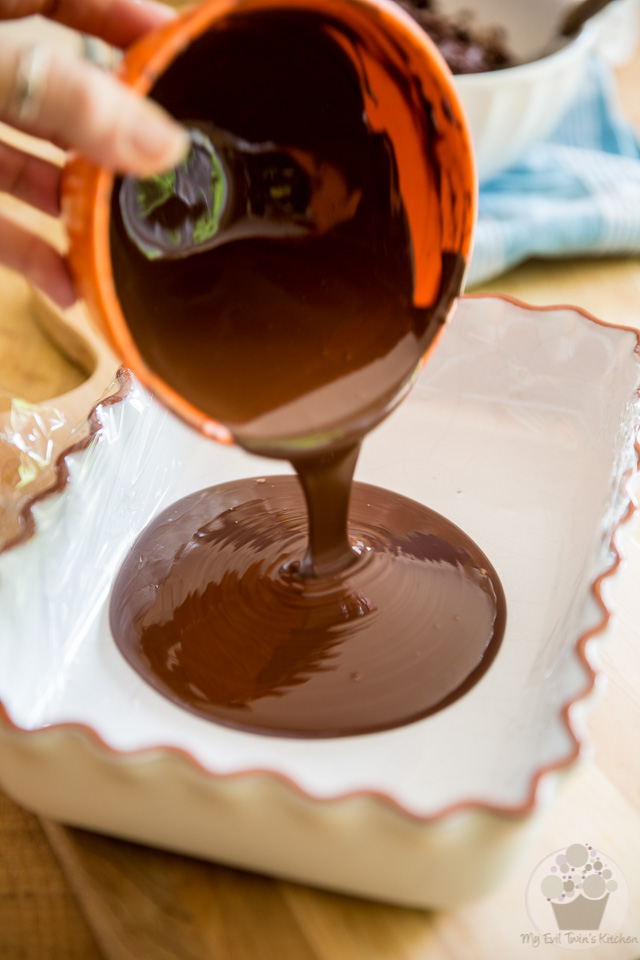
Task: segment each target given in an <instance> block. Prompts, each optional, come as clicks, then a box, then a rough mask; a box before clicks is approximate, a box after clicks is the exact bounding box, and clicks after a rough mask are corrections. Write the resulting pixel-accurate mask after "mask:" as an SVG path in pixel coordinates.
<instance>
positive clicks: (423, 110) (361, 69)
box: [62, 0, 477, 442]
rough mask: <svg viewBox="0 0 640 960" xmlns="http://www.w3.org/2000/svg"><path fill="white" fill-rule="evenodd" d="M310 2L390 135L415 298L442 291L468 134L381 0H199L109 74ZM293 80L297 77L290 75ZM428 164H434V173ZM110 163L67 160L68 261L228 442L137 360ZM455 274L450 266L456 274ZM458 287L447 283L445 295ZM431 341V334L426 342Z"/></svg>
mask: <svg viewBox="0 0 640 960" xmlns="http://www.w3.org/2000/svg"><path fill="white" fill-rule="evenodd" d="M278 10H287V11H291V10H294V11H296V10H300V11H305V12H313V13H316V14H319V15H320V16H322V17H323V18H324V19H325V20H326V21H328V22H331V23H332V24H336V25H338V28H344V29H336V30H335V33H332V39H334V40H335V42H336V43H337V44H339V45H340V47H341V48H342V51H343V52H346V54H347V55H348V57H349V59H350V60H351V62H352V64H353V66H354V68H355V69H356V71H357V73H358V75H359V79H360V83H361V92H362V96H363V100H364V105H365V114H366V120H367V123H368V125H369V127H370V129H371V130H373V131H375V132H384V133H386V135H387V136H388V138H389V140H390V142H391V144H392V148H393V151H394V155H395V163H396V167H397V174H398V182H399V188H400V192H401V195H402V198H403V202H404V205H405V209H406V215H407V221H408V226H409V232H410V236H411V243H412V247H413V258H414V291H413V294H414V304H415V305H416V306H431V305H433V304H435V303H436V302H437V301H438V299H439V298H440V297H441V296H442V287H443V278H444V277H443V275H444V267H443V258H444V256H445V255H450V254H453V255H457V256H461V257H462V258H463V259H464V260H468V257H469V253H470V248H471V241H472V234H473V227H474V223H475V212H476V195H477V190H476V177H475V168H474V162H473V153H472V147H471V138H470V134H469V132H468V128H467V124H466V120H465V117H464V114H463V111H462V108H461V106H460V102H459V99H458V95H457V93H456V90H455V87H454V85H453V82H452V79H451V76H450V74H449V71H448V68H447V66H446V64H445V63H444V60H443V59H442V58H441V56H440V54H439V53H438V51H437V50H436V48H435V46H434V45H433V44H432V43H431V41H430V40H429V38H428V37H427V36H426V34H424V32H423V31H422V30H421V29H420V28H419V27H418V26H417V25H416V24H415V23H414V22H413V20H412V19H411V18H410V17H409V16H408V15H407V14H405V13H404V12H403V11H402V10H401V9H400V8H399V7H397V6H396V5H395V4H393V3H390V2H388V0H206V2H204V3H202V4H200V5H198V6H196V7H195V8H193V9H191V10H190V11H188V12H187V13H185V14H184V15H182V16H181V17H179V18H178V19H177V20H175V21H174V22H172V23H170V24H168V25H166V26H165V27H163V28H161V29H160V30H158V31H155V32H153V33H151V34H149V35H147V36H145V37H144V38H142V40H140V41H139V42H138V43H137V44H135V45H134V46H133V47H132V48H131V49H130V50H129V51H128V52H127V54H126V56H125V57H124V60H123V61H122V63H121V65H120V67H119V71H118V75H119V77H120V79H121V80H122V81H123V82H124V83H126V84H128V85H129V86H130V87H132V88H133V89H134V90H136V91H137V92H138V93H140V94H142V95H146V94H151V95H152V96H153V88H154V84H155V83H156V81H157V80H158V79H159V78H160V77H161V76H162V74H163V73H164V72H165V71H166V70H167V69H168V68H169V67H170V66H171V65H172V64H173V63H174V61H175V60H176V59H178V58H180V57H182V56H188V49H189V46H190V44H191V43H192V42H193V41H195V40H196V39H198V38H199V37H201V36H202V35H203V34H204V33H206V32H207V31H209V30H212V29H216V30H220V29H224V27H225V25H226V24H229V23H231V22H233V20H234V18H236V17H238V16H243V17H246V16H251V14H252V13H254V12H264V11H278ZM292 82H295V77H292ZM434 171H437V176H436V175H434ZM113 185H114V175H113V173H111V172H110V171H107V170H104V169H101V168H99V167H97V166H95V165H93V164H91V163H89V162H87V161H86V160H84V159H83V158H82V157H74V158H72V159H71V160H70V161H69V163H68V164H67V166H66V168H65V170H64V172H63V180H62V209H63V215H64V217H65V219H66V223H67V227H68V231H69V236H70V243H71V247H70V255H69V259H70V263H71V268H72V271H73V273H74V276H75V280H76V284H77V287H78V290H79V293H80V295H81V296H82V297H83V298H84V300H85V301H86V303H87V306H88V309H89V312H90V315H91V317H92V319H93V321H94V322H95V323H96V325H97V326H98V328H99V329H100V330H101V331H102V332H103V334H104V335H105V336H106V338H107V340H108V341H109V343H110V344H111V346H112V347H113V348H114V349H115V351H116V352H117V353H118V355H119V356H120V357H122V359H123V360H124V362H125V363H126V364H127V366H129V367H130V368H131V369H132V370H133V372H134V373H135V374H136V376H137V377H138V378H139V380H140V381H141V382H142V383H143V384H144V386H145V387H147V388H148V389H149V390H150V391H151V392H152V393H154V394H155V395H156V396H157V397H158V398H159V399H160V400H161V401H162V402H163V403H164V404H165V405H166V406H168V407H169V408H170V409H171V410H172V411H173V412H174V413H176V414H178V415H179V416H180V417H181V418H182V419H183V420H185V421H186V422H188V423H189V424H191V425H192V426H193V427H195V428H196V429H197V430H200V431H201V432H203V433H204V434H206V435H208V436H211V437H213V438H214V439H216V440H219V441H221V442H232V437H231V434H230V432H229V430H228V429H227V428H226V427H225V426H224V425H223V424H221V423H219V422H218V421H216V420H214V419H212V418H211V416H210V415H208V414H206V413H204V412H203V411H202V410H200V409H198V408H197V407H196V406H194V405H193V404H192V403H190V402H189V401H188V400H187V399H185V398H184V397H182V396H180V395H179V393H177V392H176V391H175V390H174V389H173V388H172V387H171V385H170V384H169V383H167V382H166V380H164V379H163V378H161V377H160V376H158V375H157V374H156V373H155V372H154V371H153V370H152V369H151V368H150V366H149V365H148V364H147V363H146V362H145V360H144V358H143V357H142V355H141V352H140V350H139V348H138V346H137V344H136V342H135V340H134V338H133V336H132V334H131V331H130V329H129V326H128V324H127V319H126V317H125V315H124V312H123V310H122V307H121V304H120V302H119V299H118V295H117V291H116V287H115V283H114V277H113V269H112V261H111V249H110V218H111V195H112V190H113ZM459 282H461V278H458V283H459ZM457 292H458V290H457V289H456V290H454V291H451V290H449V291H447V296H448V298H449V300H453V295H454V294H455V293H457ZM432 346H433V343H432V344H430V345H429V350H430V349H431V348H432Z"/></svg>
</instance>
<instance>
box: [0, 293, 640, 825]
mask: <svg viewBox="0 0 640 960" xmlns="http://www.w3.org/2000/svg"><path fill="white" fill-rule="evenodd" d="M464 299H465V300H480V299H495V300H504V301H506V302H508V303H511V304H513V305H514V306H516V307H519V308H521V309H525V310H531V311H533V312H540V313H552V312H557V311H560V310H570V311H571V312H572V313H576V314H578V315H579V316H581V317H583V318H584V319H585V320H588V321H590V322H592V323H597V324H598V325H600V326H603V327H608V328H610V329H612V330H622V331H626V332H628V333H633V334H634V335H635V337H636V348H635V353H636V354H637V355H638V357H639V358H640V332H639V331H638V330H636V329H634V328H633V327H628V326H625V325H622V324H614V323H607V322H606V321H604V320H599V319H598V318H597V317H594V316H593V314H590V313H589V312H588V311H586V310H583V309H582V308H580V307H574V306H571V305H569V304H554V305H551V306H541V307H539V306H534V305H533V304H529V303H525V302H524V301H522V300H518V299H517V298H516V297H512V296H509V295H508V294H493V293H477V294H466V295H465V296H464ZM118 380H119V383H120V389H119V390H118V391H117V392H116V393H115V394H113V395H111V396H109V397H107V398H106V399H104V400H101V401H100V403H98V404H97V405H96V407H94V409H93V410H92V412H91V414H90V417H89V420H90V422H91V424H92V429H91V433H90V436H89V437H87V438H86V439H85V440H82V441H80V442H79V443H78V444H74V445H73V446H72V447H70V448H68V449H67V450H65V451H63V453H61V454H60V456H59V457H58V461H57V463H56V477H57V480H56V483H55V485H54V486H52V487H51V488H49V489H48V490H46V491H43V492H42V493H41V494H39V495H38V496H37V497H34V498H33V500H32V501H31V503H30V504H28V505H27V507H26V508H25V511H26V513H27V514H28V517H29V518H28V519H25V528H24V530H25V532H24V534H23V535H21V537H20V538H19V541H18V540H14V541H13V542H12V543H11V544H9V545H7V547H6V548H5V549H7V550H8V549H9V548H10V547H11V546H15V545H17V543H18V542H20V543H22V542H24V540H27V539H28V538H29V537H30V536H31V535H33V534H34V533H35V522H34V520H33V517H32V516H31V515H30V509H31V506H33V503H36V502H38V501H40V500H42V499H44V498H45V497H47V496H50V495H51V494H53V493H57V492H60V491H61V490H62V489H63V488H64V486H65V485H66V483H67V480H68V476H69V474H68V470H67V467H66V464H65V463H64V461H65V458H66V457H67V456H68V455H69V454H71V453H75V452H77V451H78V450H84V449H86V448H87V447H88V446H89V443H90V442H91V440H93V439H94V438H95V436H96V435H97V433H98V431H99V429H100V426H101V424H100V418H99V409H100V406H102V405H103V404H104V405H111V404H113V403H117V402H118V401H120V400H123V399H124V398H125V397H126V395H127V394H128V393H129V390H130V388H131V374H130V373H129V371H128V370H125V369H121V370H120V371H119V374H118ZM638 396H639V397H640V390H639V391H638ZM634 449H635V454H636V466H635V469H630V470H627V471H626V472H625V473H624V474H623V476H622V477H621V478H620V485H619V490H620V492H621V493H622V495H623V496H624V497H625V498H627V499H628V505H627V508H626V510H625V511H624V513H623V515H622V516H621V517H620V519H619V520H618V522H617V523H616V525H615V527H614V528H613V529H612V531H611V534H610V537H609V542H608V545H607V546H608V552H609V554H610V556H611V557H612V560H611V563H610V564H609V565H608V566H607V567H606V569H604V570H603V571H602V572H600V573H598V574H597V576H596V577H595V579H594V581H593V582H592V583H591V587H590V593H591V596H592V597H593V598H594V600H595V602H596V605H597V607H598V608H599V610H600V612H601V614H602V617H601V620H600V622H599V623H598V624H597V625H596V626H594V627H592V628H590V629H589V630H586V631H585V632H584V633H582V634H580V635H579V636H578V638H577V639H576V641H575V644H574V651H575V653H576V654H577V657H578V660H579V661H580V663H581V665H582V667H583V668H584V670H585V673H586V674H587V681H586V683H585V685H584V687H583V689H582V690H581V691H580V692H579V693H578V694H576V696H574V697H573V698H572V699H571V700H568V701H567V702H566V703H565V704H564V706H563V707H562V708H561V710H560V720H561V721H562V722H563V723H564V726H565V729H566V730H567V733H568V734H569V738H570V740H571V741H572V746H571V749H570V752H569V754H568V756H565V757H564V758H563V759H561V760H556V761H554V762H553V763H548V764H545V765H543V766H542V767H540V768H538V769H537V770H536V771H535V772H534V773H533V775H532V777H531V782H530V785H529V792H528V796H527V798H526V800H524V801H523V803H521V804H512V805H501V804H497V803H489V802H487V801H484V800H474V799H473V798H470V799H468V800H460V801H458V802H456V803H453V804H449V805H448V806H446V807H443V809H441V810H439V811H437V812H436V813H431V814H419V813H415V812H414V811H412V810H407V809H406V807H404V806H403V805H402V804H401V803H400V802H398V801H397V800H395V799H394V798H393V797H391V796H389V795H388V794H386V793H384V792H382V791H381V790H366V789H365V790H351V791H347V792H345V793H340V794H337V795H336V796H333V797H317V796H314V795H313V794H312V793H311V792H309V791H308V790H305V789H304V788H303V787H301V786H300V785H299V784H298V783H297V782H296V781H295V780H294V779H293V778H292V777H290V776H287V775H286V774H283V773H278V772H277V771H274V770H267V769H260V768H256V767H254V768H251V769H248V770H241V771H238V772H236V773H216V772H215V771H212V770H210V769H208V768H207V767H205V766H204V765H203V764H201V763H200V762H199V761H198V760H196V758H195V757H194V756H193V755H192V754H191V753H189V752H188V750H184V749H182V748H180V747H171V746H164V745H162V744H155V745H154V746H152V747H144V748H140V749H138V750H117V749H116V748H114V747H111V746H110V745H109V744H108V743H107V742H106V741H105V740H104V739H103V738H102V737H101V736H100V734H99V733H98V732H97V730H95V729H94V728H93V727H90V726H89V725H88V724H83V723H53V724H51V725H50V726H48V727H46V728H40V729H38V730H26V729H24V728H23V727H20V726H18V725H17V724H15V723H14V722H13V721H12V720H11V718H10V717H9V714H8V711H7V709H6V707H5V706H4V703H3V702H2V701H1V700H0V724H3V725H5V726H7V727H9V729H10V730H11V731H12V732H13V733H15V734H18V735H20V736H25V737H27V736H28V737H29V738H30V739H31V738H33V737H36V736H42V735H45V736H46V735H47V734H48V733H60V732H65V731H69V732H71V733H76V734H80V735H81V736H83V737H85V738H87V739H89V740H90V741H92V742H93V743H94V744H95V745H96V746H97V747H98V749H100V750H103V751H104V752H105V753H106V754H108V756H109V757H120V758H126V759H127V760H129V759H130V758H137V757H139V758H144V757H157V756H158V752H159V751H161V752H162V753H164V754H168V755H170V756H174V757H178V758H179V759H181V760H183V761H185V762H186V764H187V765H188V766H190V767H191V769H194V770H196V771H198V772H199V773H202V774H204V775H205V777H207V778H208V779H211V780H224V781H228V780H238V779H240V778H244V777H257V776H262V777H266V778H268V779H273V780H276V781H278V782H279V783H281V784H283V785H284V786H286V787H288V788H290V789H291V790H293V791H294V793H296V794H298V796H299V797H301V798H303V799H304V800H308V801H310V802H312V803H319V804H323V805H324V804H334V803H340V802H342V801H347V800H351V799H356V798H358V799H362V798H365V797H368V798H370V799H372V800H376V801H379V802H381V803H383V804H384V805H385V806H386V807H388V808H390V809H391V810H392V811H394V812H395V813H397V814H400V815H402V816H403V817H405V818H407V819H408V820H410V821H411V822H413V823H418V824H420V823H422V824H430V823H435V822H436V821H438V820H443V819H445V818H446V817H448V816H451V815H452V814H460V813H472V812H477V813H486V814H494V815H498V816H503V817H523V816H526V815H529V814H531V813H533V811H534V809H535V805H536V800H537V794H538V790H539V788H540V785H541V782H542V780H543V778H544V777H546V776H547V775H548V774H551V773H561V772H563V771H566V770H567V769H568V768H569V767H570V766H571V765H572V764H573V763H574V762H575V761H576V760H577V759H578V757H579V756H580V753H581V750H582V747H583V743H584V740H583V741H581V740H580V739H579V738H578V735H577V734H576V732H575V730H574V728H573V724H572V722H571V712H572V710H573V708H574V707H575V705H576V704H577V703H579V702H580V701H582V700H585V699H586V698H587V697H588V696H589V694H590V693H591V692H592V691H593V689H594V686H595V682H596V677H597V673H598V672H597V671H596V670H595V669H594V667H593V666H592V665H591V663H590V661H589V659H588V657H587V653H586V648H587V645H588V644H589V641H590V640H592V639H594V638H595V637H597V636H600V635H601V634H602V633H604V631H605V629H606V628H607V626H608V624H609V621H610V620H611V617H612V610H611V609H610V608H609V607H608V606H607V604H606V603H605V600H604V597H603V595H602V584H603V583H604V581H605V580H608V579H609V578H610V577H612V576H613V575H614V574H615V573H616V572H617V570H618V569H619V567H620V564H621V562H622V554H621V552H620V550H619V548H618V545H617V543H616V540H617V537H618V533H619V531H620V530H621V528H622V527H623V526H625V524H627V523H628V522H629V520H630V519H631V517H632V516H633V515H634V513H635V512H636V510H637V507H638V504H637V502H636V500H635V498H634V496H633V493H632V491H631V480H632V478H633V477H634V476H635V475H636V474H637V472H638V469H639V467H640V429H639V430H638V432H637V433H636V436H635V438H634Z"/></svg>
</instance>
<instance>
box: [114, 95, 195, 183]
mask: <svg viewBox="0 0 640 960" xmlns="http://www.w3.org/2000/svg"><path fill="white" fill-rule="evenodd" d="M130 131H131V132H130V137H129V141H130V145H131V147H132V148H133V149H132V153H133V154H134V156H132V158H131V159H132V162H133V163H134V164H135V166H136V168H137V169H136V172H137V173H149V174H150V173H160V172H161V171H163V170H168V169H169V168H170V167H175V166H176V165H177V164H178V163H180V162H181V161H182V160H184V158H185V156H186V155H187V151H188V149H189V135H188V133H187V131H186V130H185V129H184V127H181V126H180V125H179V124H178V123H176V122H175V121H174V120H171V119H170V118H169V117H168V115H167V114H166V113H165V112H164V110H161V109H160V107H157V106H156V105H155V104H154V103H152V102H150V101H146V102H145V103H144V104H142V105H141V108H140V109H139V110H138V111H136V113H135V115H134V116H133V117H132V125H131V127H130Z"/></svg>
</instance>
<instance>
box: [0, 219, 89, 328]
mask: <svg viewBox="0 0 640 960" xmlns="http://www.w3.org/2000/svg"><path fill="white" fill-rule="evenodd" d="M0 263H4V264H5V265H6V266H7V267H11V269H13V270H17V271H18V273H22V274H23V275H24V276H25V277H26V278H27V280H30V281H31V283H33V284H34V285H35V286H37V287H39V288H40V289H41V290H43V291H44V293H46V294H47V295H48V296H50V297H51V299H52V300H53V301H54V302H55V303H57V304H58V306H60V307H62V308H63V309H65V308H66V307H70V306H71V305H72V304H73V303H75V301H76V292H75V289H74V286H73V282H72V280H71V276H70V274H69V271H68V269H67V265H66V263H65V261H64V259H63V258H62V257H61V256H60V255H59V254H57V253H56V251H55V250H54V249H53V248H52V247H50V246H49V244H48V243H45V242H44V240H41V239H40V237H37V236H35V235H34V234H32V233H29V232H28V231H27V230H24V229H23V228H22V227H20V226H18V224H17V223H13V221H11V220H8V219H6V218H4V217H0Z"/></svg>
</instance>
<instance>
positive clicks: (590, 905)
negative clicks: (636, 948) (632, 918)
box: [526, 843, 629, 949]
mask: <svg viewBox="0 0 640 960" xmlns="http://www.w3.org/2000/svg"><path fill="white" fill-rule="evenodd" d="M526 901H527V909H528V912H529V917H530V919H531V921H532V922H533V925H534V927H535V928H536V931H538V937H542V938H543V939H544V942H545V943H547V944H551V943H555V944H558V945H560V946H564V947H568V948H569V949H581V948H587V947H593V946H594V945H595V944H601V943H617V942H624V939H625V938H624V937H622V939H621V937H620V933H619V932H620V929H621V927H622V925H623V923H624V921H625V918H626V915H627V909H628V905H629V896H628V890H627V885H626V882H625V879H624V876H623V874H622V871H621V870H620V868H619V867H618V865H617V864H616V863H614V861H613V860H612V859H611V857H609V856H607V855H606V854H605V853H604V852H603V851H602V850H597V849H596V848H595V847H594V846H593V845H592V844H590V843H572V844H570V845H569V846H567V847H565V848H563V849H561V850H556V851H554V852H553V853H551V854H549V856H547V857H545V859H544V860H542V861H541V862H540V863H539V864H538V866H537V867H536V869H535V870H534V871H533V873H532V875H531V878H530V880H529V884H528V887H527V894H526Z"/></svg>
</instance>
